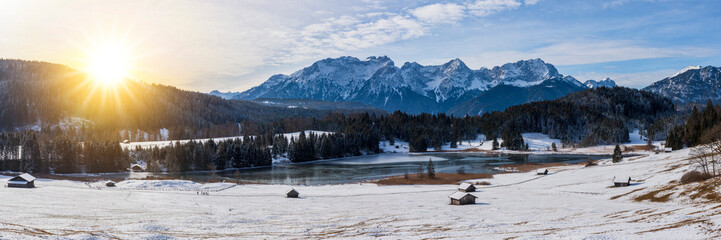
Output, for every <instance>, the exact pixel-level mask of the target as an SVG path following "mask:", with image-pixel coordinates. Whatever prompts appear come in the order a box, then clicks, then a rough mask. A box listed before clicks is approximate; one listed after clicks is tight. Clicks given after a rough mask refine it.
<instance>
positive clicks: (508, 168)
mask: <svg viewBox="0 0 721 240" xmlns="http://www.w3.org/2000/svg"><path fill="white" fill-rule="evenodd" d="M583 164H585V162H584V163H583ZM568 165H571V164H568V163H524V164H503V165H500V166H498V167H496V168H495V169H498V170H503V171H505V172H531V171H535V170H536V169H539V168H545V167H557V166H568Z"/></svg>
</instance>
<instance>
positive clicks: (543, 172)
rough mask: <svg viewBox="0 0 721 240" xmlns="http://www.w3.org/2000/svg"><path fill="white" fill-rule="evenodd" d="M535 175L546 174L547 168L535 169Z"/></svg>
mask: <svg viewBox="0 0 721 240" xmlns="http://www.w3.org/2000/svg"><path fill="white" fill-rule="evenodd" d="M536 174H537V175H548V168H539V169H537V170H536Z"/></svg>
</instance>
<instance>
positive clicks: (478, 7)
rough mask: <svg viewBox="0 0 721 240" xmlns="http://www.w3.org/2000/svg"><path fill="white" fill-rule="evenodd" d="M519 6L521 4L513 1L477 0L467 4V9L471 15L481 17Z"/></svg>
mask: <svg viewBox="0 0 721 240" xmlns="http://www.w3.org/2000/svg"><path fill="white" fill-rule="evenodd" d="M519 6H521V3H520V2H518V1H515V0H478V1H476V2H473V3H470V4H468V6H467V8H468V11H469V12H470V13H471V14H473V15H476V16H481V17H483V16H488V15H491V14H495V13H497V12H500V11H503V10H507V9H515V8H518V7H519Z"/></svg>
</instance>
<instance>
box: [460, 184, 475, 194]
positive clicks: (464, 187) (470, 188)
mask: <svg viewBox="0 0 721 240" xmlns="http://www.w3.org/2000/svg"><path fill="white" fill-rule="evenodd" d="M458 191H460V192H475V191H476V186H473V184H470V183H467V182H464V183H461V185H459V186H458Z"/></svg>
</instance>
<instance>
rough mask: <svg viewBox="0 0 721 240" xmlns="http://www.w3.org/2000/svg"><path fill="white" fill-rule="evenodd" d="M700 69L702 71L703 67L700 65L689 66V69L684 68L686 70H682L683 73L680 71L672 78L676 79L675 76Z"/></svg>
mask: <svg viewBox="0 0 721 240" xmlns="http://www.w3.org/2000/svg"><path fill="white" fill-rule="evenodd" d="M699 69H701V66H700V65H699V66H688V67H686V68H684V69H681V71H678V72H677V73H676V74H674V75H673V76H671V77H675V76H678V75H681V74H683V73H685V72H688V71H689V70H699Z"/></svg>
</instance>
